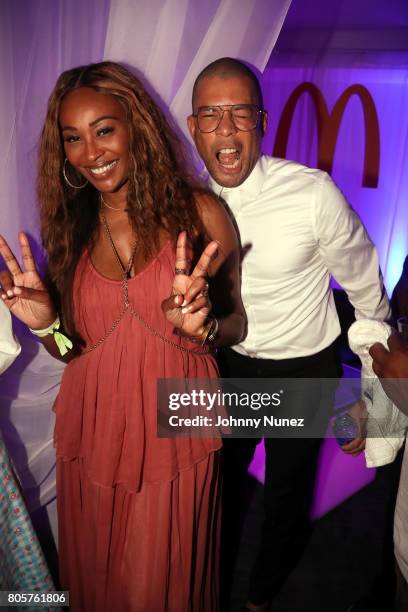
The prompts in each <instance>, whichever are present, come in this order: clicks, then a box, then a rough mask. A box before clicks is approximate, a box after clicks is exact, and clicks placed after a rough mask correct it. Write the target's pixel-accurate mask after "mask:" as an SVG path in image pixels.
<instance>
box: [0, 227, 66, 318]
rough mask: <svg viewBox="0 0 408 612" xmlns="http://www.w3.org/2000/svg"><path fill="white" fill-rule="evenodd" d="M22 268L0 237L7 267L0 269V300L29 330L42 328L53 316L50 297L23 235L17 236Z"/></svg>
mask: <svg viewBox="0 0 408 612" xmlns="http://www.w3.org/2000/svg"><path fill="white" fill-rule="evenodd" d="M18 239H19V243H20V248H21V255H22V259H23V265H24V269H23V270H22V269H21V267H20V264H19V263H18V261H17V259H16V257H15V255H14V254H13V252H12V250H11V249H10V247H9V246H8V244H7V242H6V241H5V240H4V238H3V237H2V236H0V253H1V256H2V257H3V259H4V262H5V264H6V266H7V270H6V271H4V272H0V283H1V299H2V300H3V302H4V303H5V304H6V306H7V307H8V308H9V309H10V311H11V312H12V313H13V315H15V316H16V317H17V318H18V319H20V321H23V323H25V324H26V325H28V327H31V329H44V328H46V327H48V326H49V325H51V324H52V323H53V322H54V321H55V318H56V316H57V314H56V311H55V308H54V305H53V303H52V300H51V297H50V295H49V293H48V291H47V289H46V288H45V286H44V283H43V282H42V280H41V278H40V276H39V274H38V272H37V267H36V265H35V261H34V258H33V254H32V252H31V248H30V244H29V242H28V238H27V236H26V234H24V233H23V232H20V233H19V235H18Z"/></svg>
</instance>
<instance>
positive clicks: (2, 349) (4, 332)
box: [0, 300, 21, 374]
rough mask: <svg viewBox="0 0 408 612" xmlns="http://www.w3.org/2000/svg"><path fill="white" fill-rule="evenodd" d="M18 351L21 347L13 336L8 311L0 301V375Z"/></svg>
mask: <svg viewBox="0 0 408 612" xmlns="http://www.w3.org/2000/svg"><path fill="white" fill-rule="evenodd" d="M20 351H21V346H20V344H19V343H18V341H17V340H16V339H15V337H14V336H13V329H12V326H11V315H10V311H9V309H8V308H7V306H6V305H5V304H4V302H2V301H1V300H0V374H1V373H2V372H4V370H6V369H7V368H8V367H9V366H10V365H11V364H12V363H13V361H14V360H15V358H16V357H17V355H19V353H20Z"/></svg>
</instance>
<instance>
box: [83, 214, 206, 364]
mask: <svg viewBox="0 0 408 612" xmlns="http://www.w3.org/2000/svg"><path fill="white" fill-rule="evenodd" d="M100 214H101V219H102V225H103V227H104V229H105V231H106V235H107V237H108V240H109V243H110V245H111V247H112V250H113V252H114V254H115V258H116V261H117V262H118V265H119V267H120V270H121V273H122V277H123V278H122V288H123V296H124V304H123V308H122V310H121V311H120V313H119V315H118V316H117V318H116V319H115V320H114V322H113V323H112V325H111V327H110V328H109V329H108V331H107V332H106V334H105V335H104V336H102V338H100V339H99V340H98V341H97V342H95V344H93V345H92V346H90V347H88V348H86V349H84V350H83V351H82V354H85V353H90V352H91V351H94V350H95V349H96V348H98V347H99V346H101V344H103V342H105V340H107V338H109V336H111V335H112V334H113V332H114V331H115V329H116V328H117V327H118V325H119V323H120V322H121V320H122V319H123V317H124V316H125V314H126V312H127V311H128V310H129V312H130V314H131V315H132V316H133V317H134V318H135V319H137V320H138V321H139V323H141V325H142V326H143V327H144V328H145V329H147V330H148V331H149V332H150V333H151V334H152V335H153V336H156V338H160V340H163V342H165V343H166V344H168V345H169V346H173V347H174V348H176V349H178V350H179V351H183V352H184V353H192V354H193V355H208V354H209V353H210V351H209V349H207V350H205V351H197V350H194V349H191V348H187V347H185V346H182V345H181V344H177V342H174V341H173V340H170V338H167V336H164V335H163V334H161V333H160V332H158V331H157V330H156V329H155V328H154V327H152V325H150V323H148V322H147V321H145V320H144V319H143V318H142V317H141V316H140V315H139V314H138V313H137V312H136V310H135V309H134V308H133V306H132V304H131V303H130V302H129V287H128V278H129V273H130V270H131V268H132V265H133V259H134V257H135V252H136V243H135V244H134V246H133V248H132V252H131V255H130V257H129V261H128V263H127V266H126V268H125V267H124V265H123V264H122V262H121V259H120V257H119V253H118V251H117V249H116V246H115V243H114V242H113V238H112V235H111V232H110V229H109V225H108V222H107V221H106V218H105V215H104V214H103V212H102V211H101V213H100Z"/></svg>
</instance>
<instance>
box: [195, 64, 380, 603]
mask: <svg viewBox="0 0 408 612" xmlns="http://www.w3.org/2000/svg"><path fill="white" fill-rule="evenodd" d="M192 105H193V112H192V114H191V115H190V116H189V117H188V120H187V121H188V127H189V130H190V133H191V135H192V137H193V139H194V142H195V144H196V147H197V150H198V152H199V154H200V156H201V158H202V160H203V161H204V163H205V165H206V167H207V170H208V172H209V174H210V185H211V187H212V189H213V190H214V192H215V193H216V194H217V195H218V196H219V197H221V198H223V199H224V200H225V202H226V203H227V205H228V207H229V209H230V211H231V212H232V214H233V216H234V217H235V221H236V224H237V226H238V229H239V233H240V238H241V245H242V252H243V254H245V255H244V257H243V260H242V297H243V301H244V306H245V308H246V311H247V317H248V333H247V336H246V338H245V339H244V340H243V341H241V343H240V344H239V345H238V346H235V347H233V348H232V349H226V350H223V351H222V355H221V366H222V374H223V375H224V376H229V377H233V378H240V377H242V378H258V377H259V378H317V379H326V378H337V377H338V375H339V373H340V361H339V358H338V355H337V352H336V350H335V347H334V343H335V340H336V338H337V337H338V336H339V334H340V324H339V320H338V316H337V313H336V308H335V305H334V300H333V294H332V291H331V288H330V278H331V276H334V277H335V278H336V279H337V280H338V281H339V283H340V284H341V285H342V286H343V288H344V289H345V290H346V292H347V294H348V297H349V299H350V301H351V303H352V304H353V306H354V308H355V311H356V316H357V318H371V319H379V320H385V319H387V318H389V316H390V308H389V303H388V298H387V295H386V292H385V290H384V286H383V280H382V276H381V272H380V270H379V263H378V255H377V251H376V249H375V247H374V245H373V243H372V242H371V240H370V238H369V236H368V235H367V232H366V230H365V228H364V226H363V225H362V223H361V221H360V219H359V218H358V216H357V215H356V214H355V213H354V211H353V210H352V208H351V207H350V206H349V204H348V203H347V201H346V200H345V198H344V196H343V195H342V193H341V192H340V190H339V189H338V188H337V187H336V185H335V184H334V183H333V181H332V180H331V178H330V177H329V176H328V175H327V174H326V173H325V172H322V171H321V170H315V169H311V168H307V167H305V166H302V165H300V164H298V163H295V162H292V161H287V160H284V159H276V158H272V157H270V156H267V155H261V143H262V137H263V135H264V133H265V130H266V126H267V113H266V111H265V110H264V108H263V100H262V91H261V88H260V85H259V83H258V80H257V78H256V76H255V74H254V73H253V72H252V70H250V69H249V68H248V67H247V66H246V65H245V64H243V63H242V62H240V61H238V60H235V59H231V58H221V59H219V60H216V61H215V62H213V63H211V64H210V65H209V66H207V67H206V68H204V70H203V71H202V72H201V73H200V74H199V75H198V77H197V79H196V81H195V84H194V89H193V96H192ZM226 290H227V289H226ZM322 397H323V391H322ZM330 397H331V394H330V393H328V394H326V397H325V399H324V400H323V399H322V402H321V406H322V405H324V404H325V403H326V404H327V399H328V398H330ZM317 404H318V402H317ZM321 406H319V405H312V402H309V404H308V402H307V401H306V400H305V402H304V406H303V409H304V413H303V415H302V416H305V422H307V421H308V420H310V419H313V418H314V417H315V415H316V414H317V411H318V410H319V409H320V407H321ZM257 441H258V440H253V439H247V440H245V439H236V440H233V439H230V440H227V441H226V442H227V444H226V445H225V446H224V498H223V513H224V519H225V520H224V522H223V523H224V526H223V536H222V537H223V539H222V551H221V559H222V582H223V585H222V588H223V593H224V596H223V599H224V601H223V610H227V609H228V597H229V595H228V593H229V588H230V582H231V580H232V568H233V561H234V555H235V553H236V549H237V542H238V534H237V530H238V531H239V525H237V521H236V520H234V517H236V515H237V512H238V510H237V509H238V507H239V504H240V503H241V504H242V499H243V495H242V488H243V486H242V483H243V482H244V480H245V479H244V476H245V471H246V468H247V466H248V464H249V462H250V460H251V458H252V455H253V451H254V448H255V444H256V443H257ZM350 444H351V445H353V442H351V443H350ZM319 446H320V439H319V436H315V437H314V438H291V439H289V438H288V439H282V438H279V439H278V438H275V439H265V449H266V467H265V488H264V500H265V501H264V505H265V518H264V524H263V527H262V535H261V544H260V548H259V551H258V555H257V558H256V561H255V564H254V567H253V570H252V573H251V578H250V586H249V596H248V601H247V603H246V607H245V608H244V609H245V610H252V611H255V612H260V611H262V610H269V609H270V606H271V602H272V601H273V599H274V598H275V596H276V595H277V593H278V592H279V591H280V589H281V587H282V585H283V583H284V582H285V580H286V578H287V576H288V574H289V573H290V571H291V570H292V568H293V567H294V566H295V565H296V562H297V561H298V559H299V557H300V555H301V553H302V550H303V548H304V546H303V544H302V543H303V542H304V537H303V536H304V534H305V530H304V527H305V518H306V516H307V508H306V504H305V499H306V498H307V490H308V487H309V485H310V483H311V482H313V472H314V470H313V466H314V465H315V461H316V458H317V453H318V450H319ZM345 448H347V447H345ZM349 450H351V449H349ZM271 609H273V606H272V608H271Z"/></svg>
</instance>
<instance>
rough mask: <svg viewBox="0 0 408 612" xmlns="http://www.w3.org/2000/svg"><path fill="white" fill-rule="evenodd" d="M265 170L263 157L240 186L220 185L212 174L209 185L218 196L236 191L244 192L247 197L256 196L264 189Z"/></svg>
mask: <svg viewBox="0 0 408 612" xmlns="http://www.w3.org/2000/svg"><path fill="white" fill-rule="evenodd" d="M264 174H265V173H264V170H263V164H262V157H260V158H259V159H258V161H257V162H256V164H255V166H254V169H253V170H252V172H251V174H250V175H249V176H248V178H246V179H245V181H244V182H243V183H241V185H238V187H223V186H222V185H219V184H218V183H217V182H216V181H215V180H214V179H213V178H212V177H211V176H210V178H209V186H210V188H211V189H212V190H213V191H214V193H215V194H216V195H217V196H218V197H224V196H225V195H226V194H233V193H236V192H238V191H239V192H240V193H244V194H245V195H246V199H247V198H248V199H251V200H252V199H253V198H255V197H256V196H257V195H258V194H259V193H260V192H261V190H262V185H263V182H264Z"/></svg>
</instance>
